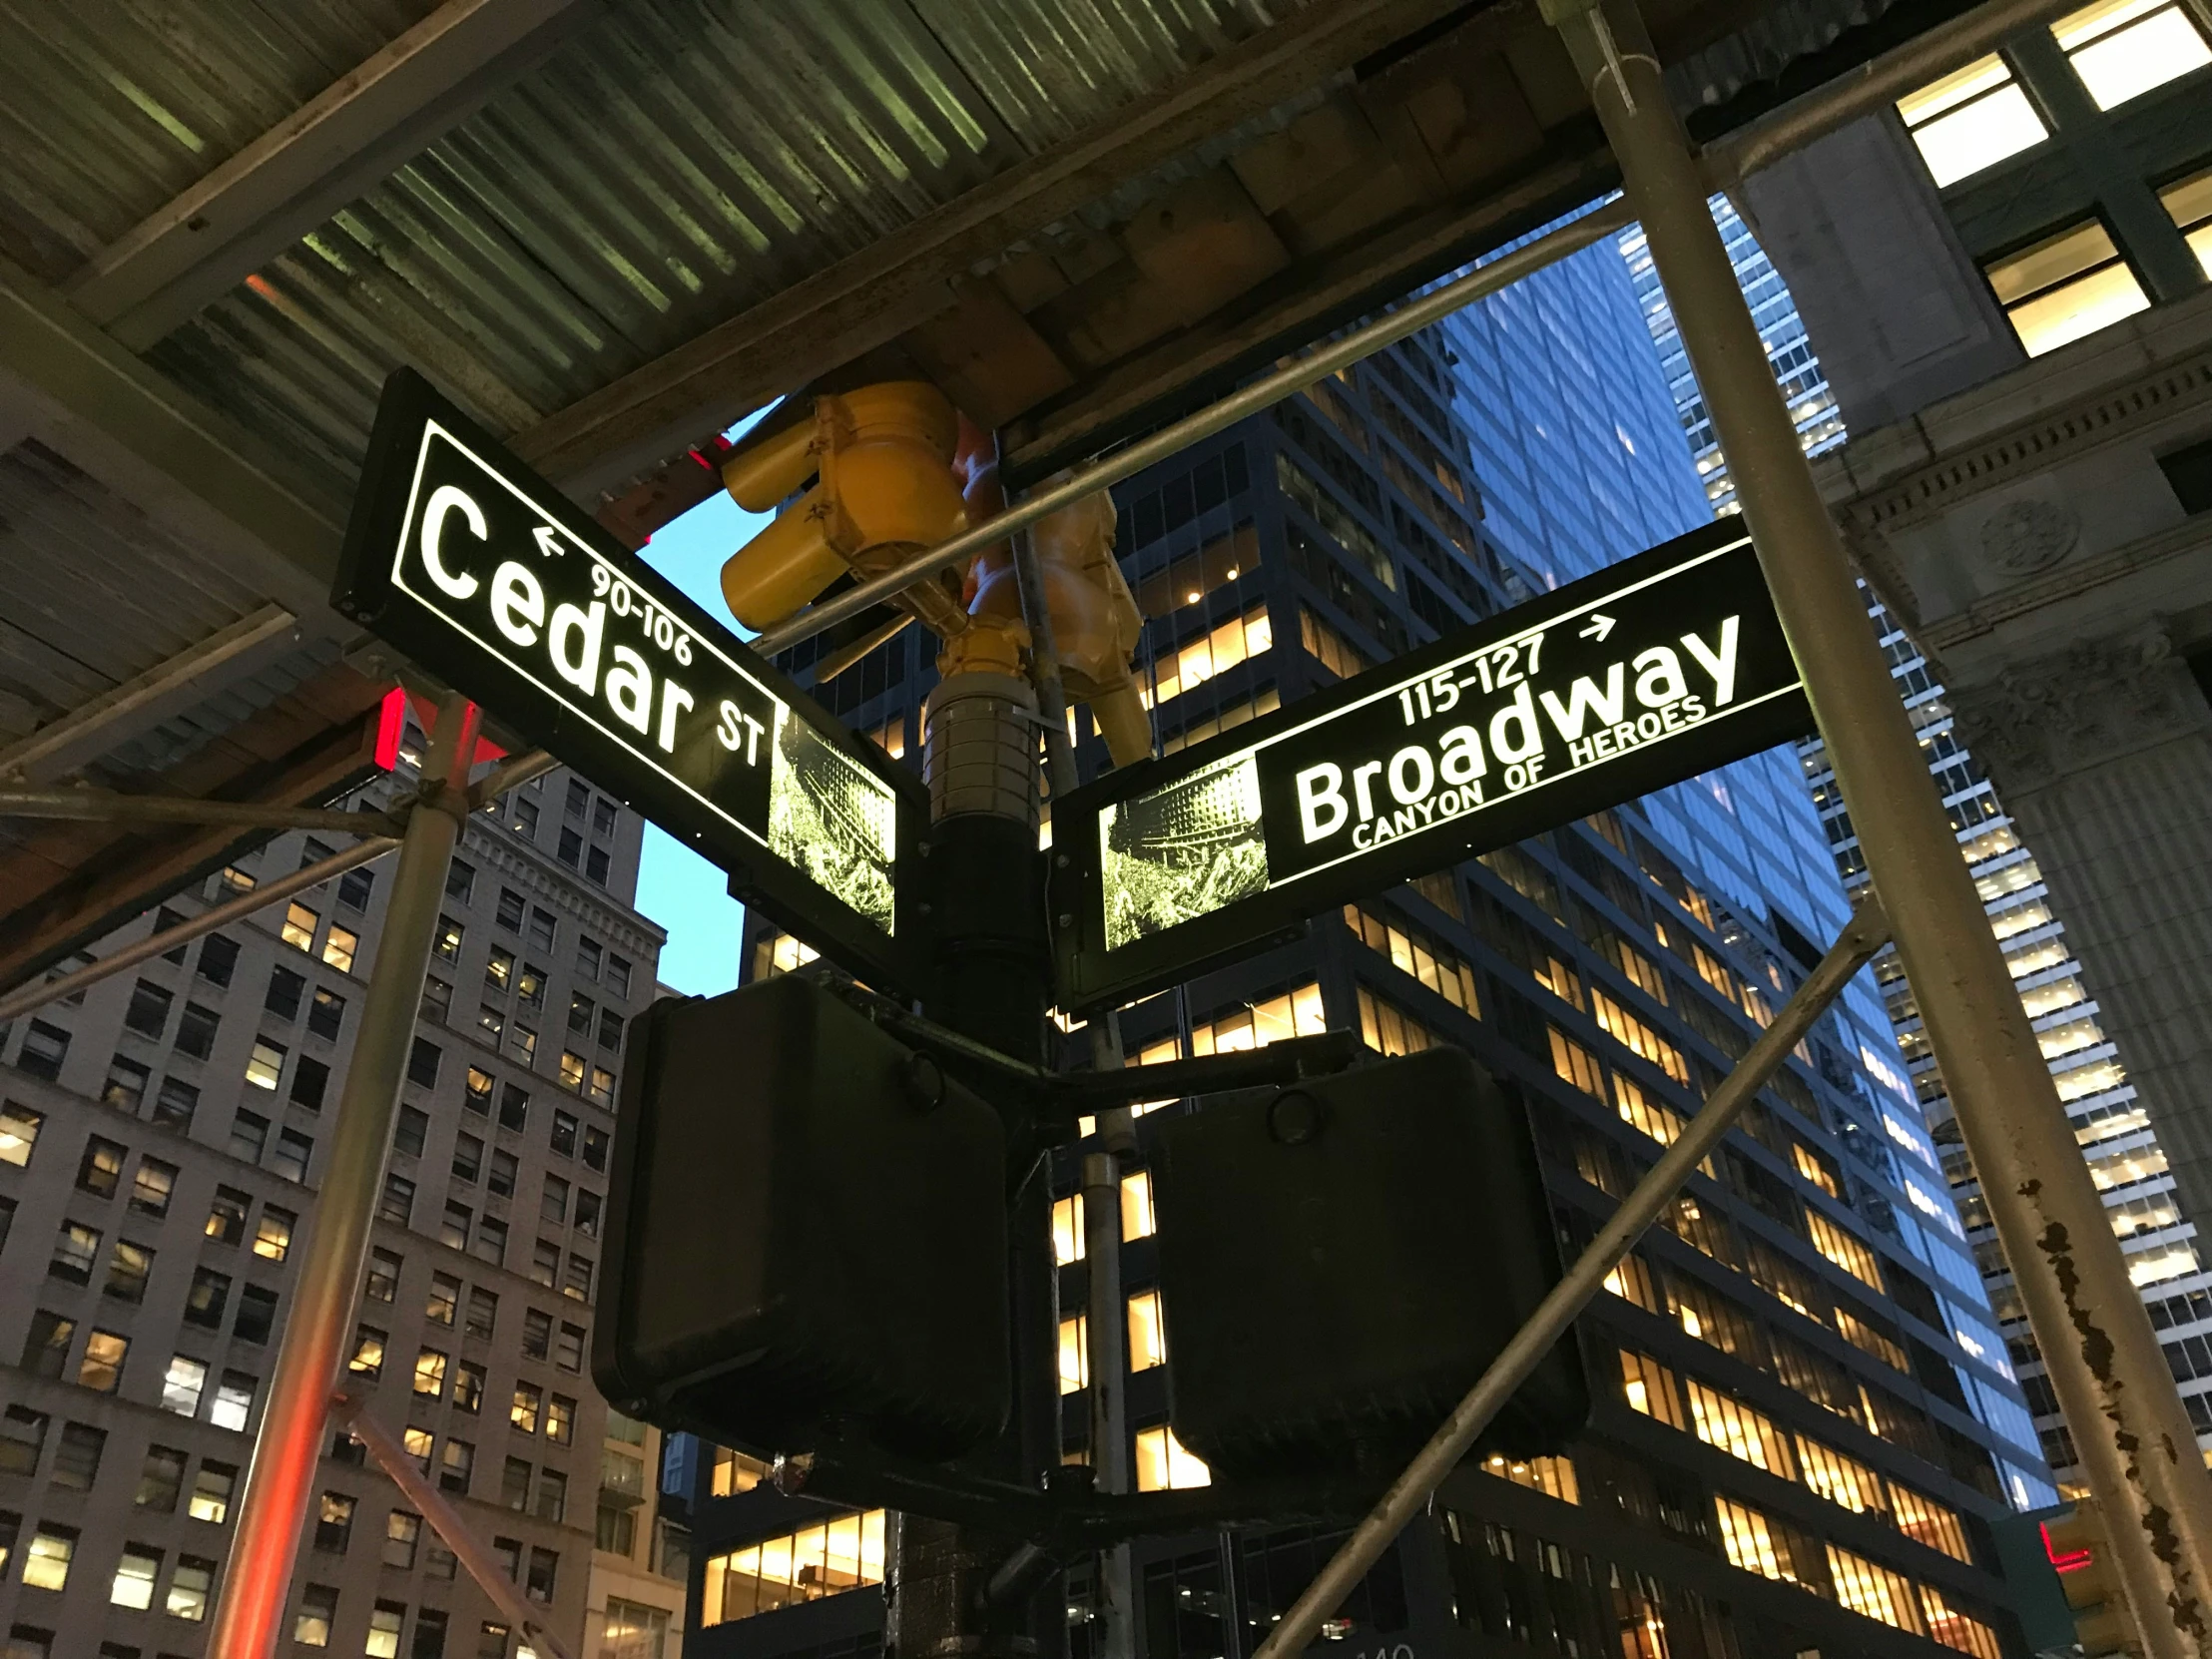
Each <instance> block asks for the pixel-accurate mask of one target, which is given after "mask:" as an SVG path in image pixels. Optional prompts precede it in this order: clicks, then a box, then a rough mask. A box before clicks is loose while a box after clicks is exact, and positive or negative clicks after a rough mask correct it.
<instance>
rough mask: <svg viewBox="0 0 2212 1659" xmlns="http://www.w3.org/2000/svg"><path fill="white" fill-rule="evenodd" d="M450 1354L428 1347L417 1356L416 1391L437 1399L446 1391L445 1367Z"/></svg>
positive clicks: (415, 1370)
mask: <svg viewBox="0 0 2212 1659" xmlns="http://www.w3.org/2000/svg"><path fill="white" fill-rule="evenodd" d="M449 1359H450V1356H448V1355H444V1354H440V1353H439V1352H438V1351H437V1350H436V1349H434V1348H426V1349H424V1350H422V1352H421V1353H419V1354H417V1355H416V1356H415V1366H414V1391H415V1392H416V1393H418V1394H424V1395H427V1396H428V1397H430V1398H431V1399H436V1398H437V1397H438V1396H439V1395H441V1394H443V1393H444V1392H445V1368H446V1366H447V1364H448V1362H449Z"/></svg>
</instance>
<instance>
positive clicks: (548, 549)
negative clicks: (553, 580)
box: [530, 524, 568, 559]
mask: <svg viewBox="0 0 2212 1659" xmlns="http://www.w3.org/2000/svg"><path fill="white" fill-rule="evenodd" d="M530 534H531V535H532V536H533V537H535V538H536V540H537V544H538V551H539V552H540V553H542V554H543V555H544V556H545V557H546V558H548V559H557V558H559V557H561V555H562V554H564V553H566V552H567V551H568V549H567V548H565V547H563V546H562V545H561V533H560V531H558V530H556V529H554V528H553V526H552V525H550V524H541V525H539V526H538V527H537V528H536V529H534V530H532V531H531V532H530Z"/></svg>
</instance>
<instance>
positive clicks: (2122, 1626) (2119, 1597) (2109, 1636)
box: [2042, 1497, 2143, 1659]
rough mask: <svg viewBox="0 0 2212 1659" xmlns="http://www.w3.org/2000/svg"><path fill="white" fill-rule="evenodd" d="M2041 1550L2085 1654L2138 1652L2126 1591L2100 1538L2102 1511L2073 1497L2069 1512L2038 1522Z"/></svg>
mask: <svg viewBox="0 0 2212 1659" xmlns="http://www.w3.org/2000/svg"><path fill="white" fill-rule="evenodd" d="M2042 1525H2043V1551H2044V1553H2045V1554H2046V1555H2048V1556H2049V1557H2050V1564H2051V1566H2052V1567H2053V1568H2054V1569H2055V1570H2056V1571H2057V1573H2058V1584H2059V1587H2060V1588H2061V1589H2063V1590H2064V1591H2065V1592H2066V1605H2067V1606H2068V1607H2069V1608H2071V1609H2072V1610H2073V1616H2074V1640H2075V1641H2077V1642H2079V1643H2080V1644H2081V1651H2082V1653H2083V1654H2084V1655H2086V1656H2087V1659H2100V1656H2102V1655H2105V1654H2116V1653H2131V1654H2133V1653H2141V1652H2142V1651H2143V1644H2142V1642H2141V1640H2140V1639H2139V1638H2138V1637H2137V1636H2136V1634H2135V1620H2134V1618H2133V1616H2132V1615H2131V1614H2130V1613H2129V1612H2128V1606H2127V1592H2126V1591H2125V1590H2124V1589H2123V1588H2122V1587H2121V1585H2120V1580H2119V1575H2118V1573H2116V1572H2115V1571H2113V1568H2112V1551H2111V1545H2110V1543H2109V1542H2108V1540H2107V1539H2106V1536H2105V1530H2104V1516H2103V1515H2102V1514H2101V1513H2100V1512H2099V1511H2098V1509H2097V1506H2096V1503H2095V1502H2094V1500H2092V1499H2090V1498H2086V1497H2084V1498H2077V1499H2076V1500H2075V1502H2074V1506H2073V1510H2072V1512H2071V1513H2070V1514H2065V1515H2057V1516H2053V1517H2052V1518H2051V1519H2048V1520H2046V1521H2044V1522H2043V1523H2042Z"/></svg>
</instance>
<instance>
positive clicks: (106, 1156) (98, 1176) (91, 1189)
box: [77, 1135, 131, 1198]
mask: <svg viewBox="0 0 2212 1659" xmlns="http://www.w3.org/2000/svg"><path fill="white" fill-rule="evenodd" d="M130 1155H131V1149H130V1148H129V1147H127V1146H120V1145H118V1144H117V1143H116V1142H114V1141H110V1140H103V1139H101V1137H99V1136H98V1135H95V1136H93V1137H92V1138H91V1139H90V1140H88V1141H86V1142H85V1153H84V1156H83V1157H81V1158H79V1159H78V1160H77V1190H78V1191H79V1192H86V1193H90V1194H92V1196H93V1197H95V1198H113V1197H115V1192H116V1188H117V1187H118V1186H119V1185H120V1184H121V1183H122V1180H123V1161H124V1159H126V1158H128V1157H129V1156H130Z"/></svg>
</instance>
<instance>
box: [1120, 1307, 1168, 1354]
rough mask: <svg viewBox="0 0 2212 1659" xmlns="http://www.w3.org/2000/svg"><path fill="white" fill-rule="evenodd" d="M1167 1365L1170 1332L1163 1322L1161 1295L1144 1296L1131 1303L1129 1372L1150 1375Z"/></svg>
mask: <svg viewBox="0 0 2212 1659" xmlns="http://www.w3.org/2000/svg"><path fill="white" fill-rule="evenodd" d="M1167 1363H1168V1342H1167V1328H1166V1326H1165V1325H1164V1324H1163V1323H1162V1322H1161V1318H1160V1293H1159V1292H1158V1291H1144V1292H1141V1293H1139V1294H1138V1295H1136V1296H1133V1297H1131V1298H1130V1299H1129V1369H1130V1370H1131V1371H1150V1370H1152V1368H1153V1367H1155V1366H1164V1365H1166V1364H1167Z"/></svg>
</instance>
